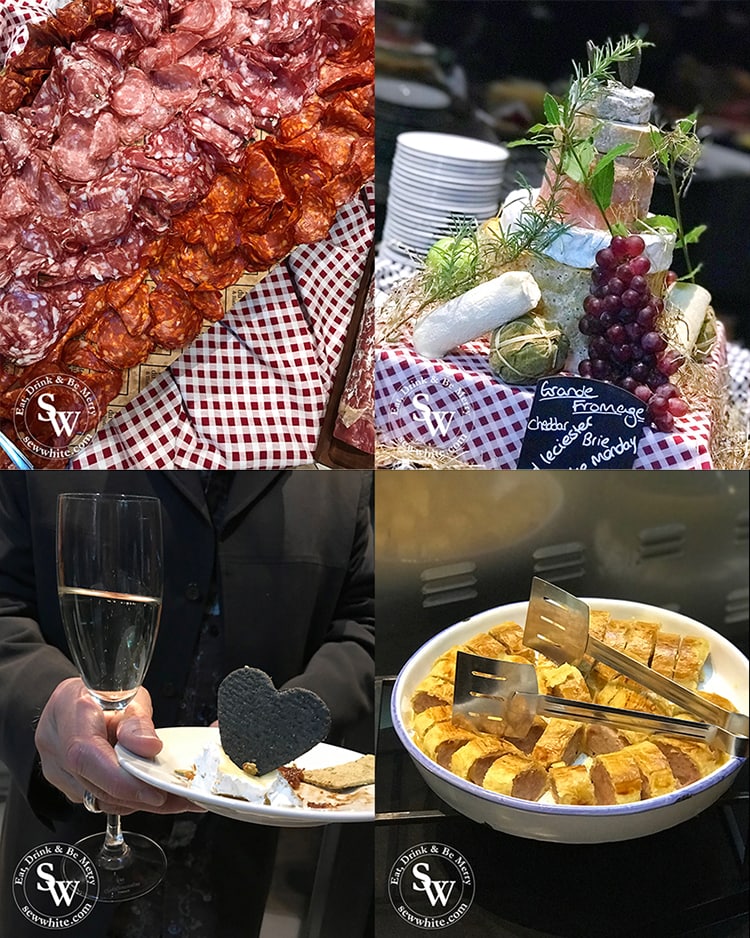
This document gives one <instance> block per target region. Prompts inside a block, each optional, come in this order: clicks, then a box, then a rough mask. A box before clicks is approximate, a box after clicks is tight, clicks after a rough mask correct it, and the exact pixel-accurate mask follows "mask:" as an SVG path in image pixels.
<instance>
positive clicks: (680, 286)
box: [663, 283, 711, 355]
mask: <svg viewBox="0 0 750 938" xmlns="http://www.w3.org/2000/svg"><path fill="white" fill-rule="evenodd" d="M710 302H711V294H710V293H709V292H708V290H706V288H705V287H701V286H700V285H699V284H697V283H673V284H672V285H671V286H670V287H669V289H668V290H667V293H666V296H665V297H664V320H663V322H664V327H665V328H666V329H667V331H668V332H669V336H670V340H671V342H672V344H673V345H675V346H676V347H677V348H679V350H680V351H681V352H683V353H684V354H686V355H689V354H690V353H691V352H692V351H693V348H694V347H695V343H696V342H697V341H698V336H699V335H700V331H701V327H702V326H703V321H704V320H705V318H706V313H707V312H708V306H709V303H710Z"/></svg>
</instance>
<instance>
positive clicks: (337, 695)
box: [284, 473, 375, 741]
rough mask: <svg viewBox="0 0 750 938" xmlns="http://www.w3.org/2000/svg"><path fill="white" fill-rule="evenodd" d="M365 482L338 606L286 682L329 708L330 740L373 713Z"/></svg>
mask: <svg viewBox="0 0 750 938" xmlns="http://www.w3.org/2000/svg"><path fill="white" fill-rule="evenodd" d="M361 478H362V484H361V491H360V496H359V504H358V508H357V518H356V524H355V527H354V535H353V539H352V546H351V559H350V562H349V567H348V570H347V573H346V577H345V579H344V583H343V586H342V588H341V591H340V594H339V597H338V601H337V604H336V610H335V613H334V615H333V617H332V620H331V622H330V625H329V627H328V629H327V633H326V635H325V637H324V641H323V642H322V643H321V644H320V646H319V647H318V649H317V650H316V651H315V652H314V653H313V654H312V656H311V658H310V660H309V661H308V663H307V666H306V668H305V670H304V672H303V673H302V674H300V675H298V676H297V677H295V678H293V679H291V680H290V681H288V682H287V683H286V684H285V685H284V686H285V687H295V686H296V687H306V688H309V689H310V690H313V691H315V693H317V694H318V695H319V696H320V697H321V698H322V699H323V700H325V702H326V704H327V705H328V708H329V709H330V711H331V724H332V725H331V734H330V737H329V738H330V739H331V740H332V741H335V739H336V737H338V736H339V735H340V733H341V732H342V731H343V730H344V729H346V728H347V727H348V726H351V725H353V724H354V723H356V722H357V721H358V720H361V719H362V718H364V717H366V716H368V715H369V714H371V713H372V708H373V685H374V677H375V664H374V657H375V599H374V573H373V531H372V522H371V514H370V500H371V486H372V477H371V475H370V474H369V473H361Z"/></svg>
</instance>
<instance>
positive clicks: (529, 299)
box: [413, 270, 542, 358]
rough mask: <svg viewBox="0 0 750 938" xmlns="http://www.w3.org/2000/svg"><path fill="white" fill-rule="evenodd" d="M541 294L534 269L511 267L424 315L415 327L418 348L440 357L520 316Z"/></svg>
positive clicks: (415, 339)
mask: <svg viewBox="0 0 750 938" xmlns="http://www.w3.org/2000/svg"><path fill="white" fill-rule="evenodd" d="M541 298H542V293H541V290H540V289H539V285H538V284H537V282H536V280H534V278H533V277H532V276H531V274H530V273H527V272H526V271H517V270H510V271H507V272H506V273H504V274H501V275H500V276H499V277H495V278H494V279H493V280H488V281H487V282H486V283H480V284H479V286H478V287H474V288H473V289H471V290H468V291H467V292H466V293H462V294H461V296H457V297H455V298H454V299H452V300H448V302H447V303H444V304H443V305H442V306H439V307H438V308H437V309H434V310H432V311H431V312H429V313H427V314H426V315H425V316H423V317H422V319H420V320H419V322H418V323H417V324H416V326H415V327H414V334H413V340H414V348H415V349H416V350H417V352H419V354H420V355H424V356H425V358H440V357H442V356H443V355H445V353H446V352H449V351H450V350H451V349H454V348H456V347H457V346H459V345H463V344H464V342H471V341H472V339H477V338H479V336H482V335H485V333H487V332H491V331H492V330H493V329H495V328H496V327H497V326H502V325H503V324H504V323H506V322H511V320H513V319H518V317H519V316H523V314H524V313H528V312H529V310H532V309H534V307H535V306H536V305H537V303H538V302H539V300H540V299H541Z"/></svg>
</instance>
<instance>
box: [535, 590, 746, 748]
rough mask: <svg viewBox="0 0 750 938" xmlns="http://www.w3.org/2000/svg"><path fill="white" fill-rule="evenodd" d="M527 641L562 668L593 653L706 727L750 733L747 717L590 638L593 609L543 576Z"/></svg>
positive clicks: (576, 662)
mask: <svg viewBox="0 0 750 938" xmlns="http://www.w3.org/2000/svg"><path fill="white" fill-rule="evenodd" d="M523 641H524V644H525V645H527V646H528V647H529V648H535V649H536V650H537V651H541V652H542V654H543V655H546V656H547V657H548V658H550V659H551V660H552V661H554V662H556V663H557V664H562V663H563V662H567V663H568V664H573V665H577V664H580V662H581V659H582V658H583V656H584V655H590V656H591V657H592V658H596V660H597V661H601V662H603V663H604V664H607V665H609V666H610V667H611V668H614V669H615V670H616V671H619V672H620V673H621V674H624V675H625V676H626V677H629V678H632V679H633V680H634V681H637V682H638V683H639V684H641V685H642V686H643V687H646V688H648V689H649V690H652V691H654V693H656V694H659V695H660V696H662V697H666V699H667V700H671V701H672V703H676V704H679V705H680V706H681V707H682V708H683V709H684V710H685V711H686V712H687V713H692V714H694V715H695V716H697V717H700V719H701V720H705V721H706V722H707V723H711V724H714V725H716V726H720V727H722V728H723V729H725V730H727V731H728V732H729V733H732V734H733V735H736V736H748V735H749V734H750V720H749V719H748V717H747V716H746V715H745V714H742V713H732V712H731V711H729V710H725V709H724V708H723V707H719V706H718V705H717V704H715V703H711V702H710V701H708V700H706V699H705V698H704V697H701V696H700V694H696V693H695V691H692V690H690V689H689V688H687V687H683V686H682V684H678V683H677V682H676V681H673V680H672V679H671V678H668V677H664V675H663V674H659V673H658V672H657V671H654V670H653V669H652V668H649V667H648V666H647V665H645V664H642V663H641V662H640V661H636V660H635V658H631V657H630V655H626V654H624V653H623V652H621V651H617V650H616V649H615V648H610V646H609V645H605V644H604V642H602V641H600V640H599V639H598V638H594V636H593V635H589V607H588V606H587V605H586V603H584V602H583V601H582V600H580V599H578V598H577V597H576V596H573V594H572V593H568V592H567V591H566V590H564V589H561V588H560V587H559V586H554V585H553V584H552V583H547V581H546V580H542V579H540V578H539V577H534V579H533V580H532V581H531V596H530V598H529V607H528V612H527V613H526V627H525V629H524V633H523Z"/></svg>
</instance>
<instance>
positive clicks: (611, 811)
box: [391, 598, 745, 818]
mask: <svg viewBox="0 0 750 938" xmlns="http://www.w3.org/2000/svg"><path fill="white" fill-rule="evenodd" d="M608 601H609V602H612V601H615V602H628V600H604V599H601V598H598V599H597V598H593V599H592V598H585V599H584V602H586V603H588V604H589V605H593V604H595V603H597V602H608ZM506 605H507V606H521V605H525V603H507V604H506ZM633 605H637V606H638V607H639V608H640V609H646V610H648V609H653V610H654V611H655V612H665V611H668V610H660V609H659V608H658V607H657V606H649V605H647V604H645V603H633ZM500 608H504V607H500ZM487 612H492V610H491V609H487V610H484V611H483V612H479V613H477V614H476V615H473V616H469V617H468V618H466V619H462V620H461V621H460V622H456V623H454V624H453V625H450V626H448V628H446V629H443V630H442V631H440V632H438V633H437V635H433V637H432V638H431V639H430V640H429V641H428V642H427V643H426V644H425V645H422V646H421V647H420V648H418V649H417V651H415V652H414V654H413V655H411V656H410V657H409V659H408V660H407V661H406V663H405V664H404V666H403V667H402V668H401V671H400V672H399V675H398V677H397V678H396V681H395V683H394V685H393V693H392V695H391V721H392V723H393V728H394V729H395V730H396V734H397V736H398V738H399V739H400V740H401V744H402V745H403V746H404V748H405V749H406V751H407V753H408V754H409V756H410V757H411V758H412V760H413V761H414V762H416V763H418V764H419V765H421V766H422V767H423V768H424V769H425V770H426V771H427V772H429V773H430V774H431V775H435V776H436V777H437V778H439V779H440V780H441V781H443V782H446V783H447V784H449V785H451V786H452V787H453V788H457V789H459V790H460V791H461V792H463V793H464V794H467V795H473V796H474V797H475V798H479V799H481V800H482V801H486V802H488V803H489V804H496V805H498V806H500V807H505V808H513V809H515V810H518V811H528V812H530V813H531V814H549V815H556V816H558V817H560V816H562V817H565V816H567V817H571V816H572V817H592V818H596V817H612V816H613V815H625V816H627V815H629V814H642V813H643V812H645V811H654V810H656V809H657V808H665V807H669V806H671V805H675V804H678V803H679V802H681V801H687V800H688V799H690V798H693V797H694V796H695V795H699V794H700V793H701V792H703V791H706V790H707V789H709V788H713V787H714V785H717V784H718V783H719V782H721V781H722V780H724V779H726V778H728V777H730V776H731V775H734V774H735V773H736V772H738V771H739V769H740V767H741V766H742V763H743V762H744V761H745V760H744V759H741V758H738V757H736V756H730V757H729V759H728V760H727V761H726V762H725V763H724V764H723V765H722V766H720V767H719V768H718V769H716V770H715V771H713V772H710V773H709V774H708V775H705V776H704V777H703V778H700V779H698V780H697V781H695V782H690V784H688V785H685V786H683V787H682V788H678V789H676V790H675V791H671V792H668V793H667V794H666V795H658V796H657V797H656V798H647V799H645V800H644V801H635V802H631V803H630V804H614V805H609V804H608V805H573V804H544V803H542V802H539V801H526V800H525V799H523V798H512V797H510V796H509V795H501V794H498V793H497V792H493V791H488V790H487V789H486V788H482V787H481V786H480V785H475V784H474V783H473V782H469V781H467V780H466V779H463V778H461V777H460V776H458V775H455V774H454V773H453V772H450V771H449V770H448V769H444V768H443V767H442V766H441V765H438V763H437V762H434V761H433V760H432V759H430V758H429V757H428V756H426V755H425V754H424V753H423V752H422V750H421V749H420V748H419V747H418V746H417V745H416V743H415V742H414V740H413V739H412V738H411V736H410V734H409V732H408V730H407V729H406V727H405V726H404V722H403V719H402V717H401V713H400V710H399V706H398V704H399V701H400V699H401V696H402V693H401V689H402V686H403V679H404V675H405V673H406V671H407V669H408V668H409V665H410V664H411V662H412V661H413V660H414V658H416V657H417V656H418V655H419V656H421V655H423V654H424V653H425V652H426V650H427V649H428V648H429V646H430V645H432V644H437V643H438V642H440V641H441V640H442V638H443V637H444V635H445V633H446V632H448V631H450V630H451V629H454V628H456V627H457V626H460V625H463V624H464V623H466V622H471V621H472V619H476V618H478V617H479V616H482V615H485V613H487ZM678 615H680V616H681V617H682V618H683V619H686V620H688V621H690V622H695V623H696V624H697V625H701V626H702V627H703V628H705V629H708V626H706V625H703V623H700V622H697V620H695V619H690V617H689V616H684V615H682V613H678ZM709 631H710V632H711V633H712V634H713V635H716V636H717V637H718V638H720V639H722V640H724V641H726V639H724V638H723V636H721V635H718V633H717V632H714V631H713V630H712V629H709Z"/></svg>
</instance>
